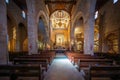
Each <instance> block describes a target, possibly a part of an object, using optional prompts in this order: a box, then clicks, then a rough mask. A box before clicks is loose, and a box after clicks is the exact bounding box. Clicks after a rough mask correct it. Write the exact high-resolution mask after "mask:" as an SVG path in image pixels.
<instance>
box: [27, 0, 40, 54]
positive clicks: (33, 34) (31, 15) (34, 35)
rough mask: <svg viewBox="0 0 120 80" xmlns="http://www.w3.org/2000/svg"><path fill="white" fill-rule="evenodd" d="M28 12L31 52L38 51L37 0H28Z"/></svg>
mask: <svg viewBox="0 0 120 80" xmlns="http://www.w3.org/2000/svg"><path fill="white" fill-rule="evenodd" d="M26 2H27V8H28V14H27V28H28V29H27V30H28V50H29V54H37V53H38V46H37V41H38V31H37V22H36V18H35V15H36V12H35V0H26Z"/></svg>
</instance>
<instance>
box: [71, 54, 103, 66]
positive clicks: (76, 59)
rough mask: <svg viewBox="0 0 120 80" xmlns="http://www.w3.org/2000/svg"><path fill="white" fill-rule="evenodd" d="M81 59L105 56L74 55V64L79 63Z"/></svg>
mask: <svg viewBox="0 0 120 80" xmlns="http://www.w3.org/2000/svg"><path fill="white" fill-rule="evenodd" d="M79 59H103V57H98V56H91V55H80V56H77V55H76V56H73V57H72V59H71V61H72V62H73V64H74V65H75V64H77V63H78V60H79Z"/></svg>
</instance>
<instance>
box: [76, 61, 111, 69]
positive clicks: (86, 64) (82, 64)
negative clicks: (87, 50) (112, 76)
mask: <svg viewBox="0 0 120 80" xmlns="http://www.w3.org/2000/svg"><path fill="white" fill-rule="evenodd" d="M99 64H107V65H112V64H113V60H111V59H79V60H78V63H77V66H78V70H79V71H80V70H81V69H86V68H87V69H88V67H89V65H99Z"/></svg>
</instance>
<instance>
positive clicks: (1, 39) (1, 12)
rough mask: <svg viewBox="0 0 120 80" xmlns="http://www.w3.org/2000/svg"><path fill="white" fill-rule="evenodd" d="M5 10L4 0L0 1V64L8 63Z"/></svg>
mask: <svg viewBox="0 0 120 80" xmlns="http://www.w3.org/2000/svg"><path fill="white" fill-rule="evenodd" d="M6 10H7V9H6V3H5V0H0V64H7V62H8V47H7V12H6Z"/></svg>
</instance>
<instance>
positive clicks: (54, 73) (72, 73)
mask: <svg viewBox="0 0 120 80" xmlns="http://www.w3.org/2000/svg"><path fill="white" fill-rule="evenodd" d="M44 80H84V78H83V77H82V74H81V73H80V72H78V70H77V69H76V68H75V66H73V65H72V64H71V62H70V61H69V60H68V59H67V57H66V56H65V55H63V54H62V53H60V54H57V55H56V58H55V59H54V61H53V63H52V65H51V66H50V68H49V70H48V72H47V73H46V77H45V79H44Z"/></svg>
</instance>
